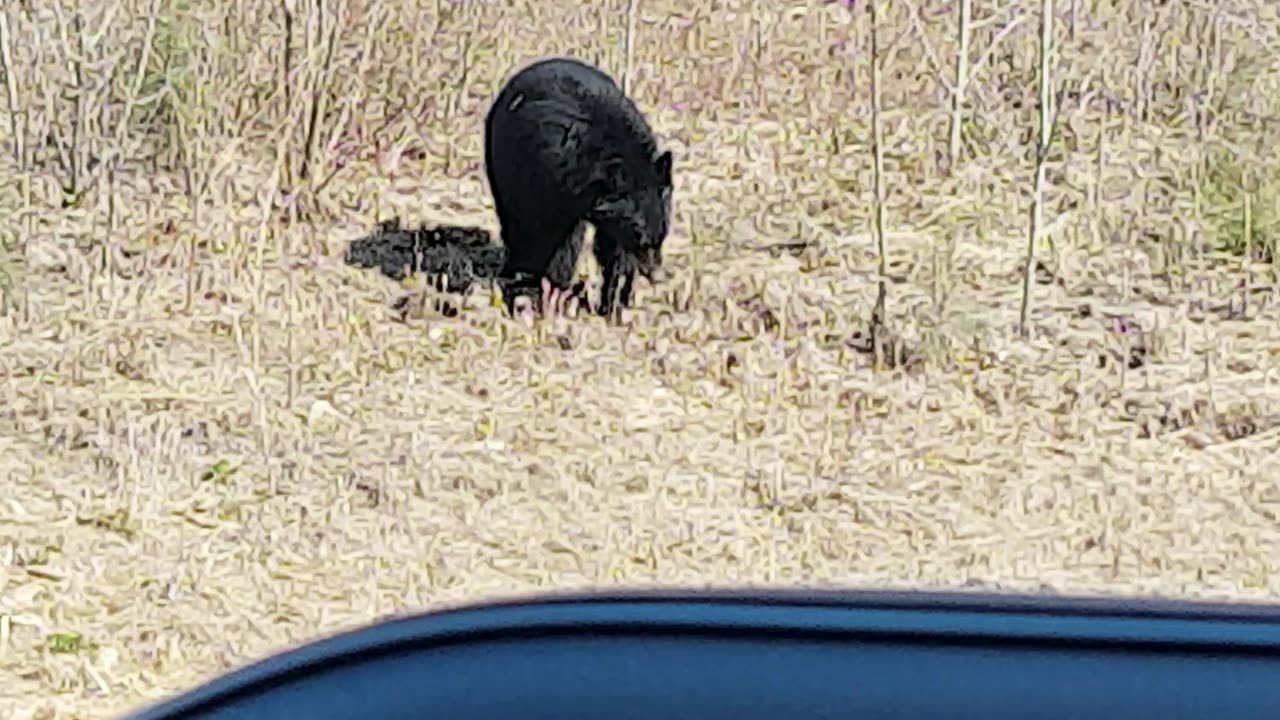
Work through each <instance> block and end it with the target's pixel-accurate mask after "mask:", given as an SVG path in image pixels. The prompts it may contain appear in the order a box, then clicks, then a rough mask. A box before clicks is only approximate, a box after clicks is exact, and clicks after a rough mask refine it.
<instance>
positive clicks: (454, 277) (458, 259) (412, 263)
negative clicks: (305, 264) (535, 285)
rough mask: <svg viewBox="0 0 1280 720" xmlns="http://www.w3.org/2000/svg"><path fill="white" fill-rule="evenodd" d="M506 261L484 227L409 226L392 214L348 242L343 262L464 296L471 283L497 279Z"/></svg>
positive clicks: (500, 247)
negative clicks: (421, 279) (416, 277)
mask: <svg viewBox="0 0 1280 720" xmlns="http://www.w3.org/2000/svg"><path fill="white" fill-rule="evenodd" d="M505 258H506V249H505V248H503V247H502V246H501V245H499V244H498V243H496V242H494V240H493V237H492V235H491V234H490V232H489V231H488V230H485V229H484V228H479V227H472V226H465V225H436V226H431V225H427V224H425V223H424V224H422V225H420V226H418V227H416V228H408V227H404V226H403V225H402V224H401V221H400V218H399V216H396V217H393V218H391V219H390V220H383V221H381V222H379V223H378V225H377V227H376V228H374V230H373V232H372V233H370V234H368V235H366V236H364V237H362V238H358V239H356V240H353V241H351V244H350V245H348V246H347V251H346V254H345V255H344V258H343V259H344V260H345V261H346V263H347V264H348V265H354V266H356V267H362V268H377V269H378V270H379V271H380V272H381V273H382V274H383V275H385V276H387V277H389V278H391V279H392V280H397V281H399V280H403V279H404V278H406V277H408V276H409V275H412V274H415V273H420V274H422V275H425V276H427V277H428V278H432V279H433V280H436V281H437V283H438V286H439V287H440V289H443V290H447V291H448V292H455V293H465V292H467V291H468V290H469V289H470V288H471V287H472V286H473V285H476V284H488V283H492V282H494V281H500V280H501V278H500V274H501V272H502V265H503V261H504V260H505Z"/></svg>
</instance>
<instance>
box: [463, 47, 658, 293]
mask: <svg viewBox="0 0 1280 720" xmlns="http://www.w3.org/2000/svg"><path fill="white" fill-rule="evenodd" d="M484 135H485V137H484V140H485V142H484V161H485V172H486V173H487V175H488V178H489V189H490V191H491V192H492V193H493V201H494V205H495V207H496V209H497V213H498V221H499V223H500V224H501V235H502V243H503V245H505V246H506V261H505V264H504V267H503V270H502V276H503V277H504V278H507V279H508V281H509V282H511V285H510V286H508V287H504V288H503V294H504V300H505V302H506V305H507V308H508V309H509V310H510V309H511V307H512V303H513V302H514V297H513V294H512V289H513V288H516V287H524V288H528V287H531V286H534V285H537V284H538V283H540V282H541V280H542V279H543V278H545V279H546V280H547V281H548V283H549V284H550V286H551V287H552V288H554V289H556V290H559V291H562V292H563V291H566V290H567V289H568V288H569V284H570V283H571V282H572V280H573V273H574V269H575V267H576V265H577V262H578V254H579V253H580V252H581V251H582V241H583V234H584V232H585V229H586V223H587V222H590V223H591V224H592V225H593V226H595V231H596V232H595V256H596V260H597V261H598V262H599V264H600V267H601V270H602V272H603V274H604V282H603V284H602V288H601V301H600V303H599V305H598V306H597V310H598V312H599V313H600V314H602V315H608V314H610V313H611V312H612V311H613V309H614V307H615V306H622V307H626V306H627V305H629V304H630V302H631V285H632V282H633V281H634V280H635V275H636V273H637V272H639V273H640V274H641V275H642V276H644V277H645V278H646V279H647V280H649V281H650V282H658V281H659V280H660V279H661V277H662V275H664V274H665V273H664V271H663V269H662V244H663V242H664V241H665V240H666V236H667V231H668V228H669V226H670V222H671V188H672V183H671V151H670V150H666V151H663V150H661V149H660V148H659V147H658V144H657V141H656V140H655V139H654V136H653V131H652V129H651V128H650V127H649V123H648V122H647V121H646V120H645V118H644V116H643V115H642V114H641V113H640V110H639V109H638V108H636V106H635V103H633V102H632V101H631V99H630V98H628V97H627V96H626V95H624V94H623V92H622V89H621V88H620V87H618V85H617V84H616V83H615V82H614V81H613V79H612V78H611V77H609V75H607V74H606V73H605V72H603V71H602V70H600V69H599V68H596V67H594V66H592V65H588V64H587V63H584V62H582V61H580V60H575V59H572V58H566V57H550V58H544V59H542V60H538V61H536V62H534V63H532V64H530V65H527V66H525V67H524V68H522V69H521V70H519V71H518V72H516V73H515V74H514V75H513V76H512V77H511V78H510V79H509V80H508V81H507V83H506V85H504V86H503V87H502V89H501V91H499V93H498V95H497V97H496V98H494V101H493V105H492V106H491V107H490V108H489V113H488V115H487V116H486V117H485V133H484Z"/></svg>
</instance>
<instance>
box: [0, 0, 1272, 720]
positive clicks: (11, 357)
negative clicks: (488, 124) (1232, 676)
mask: <svg viewBox="0 0 1280 720" xmlns="http://www.w3.org/2000/svg"><path fill="white" fill-rule="evenodd" d="M632 4H634V5H635V7H636V11H635V13H636V14H635V16H634V18H632V20H633V21H632V22H629V21H628V18H627V16H626V12H627V11H626V7H628V6H630V5H632ZM73 5H74V3H71V2H69V1H68V0H60V1H59V0H55V1H53V2H39V3H35V2H32V3H17V4H14V3H10V4H9V5H8V7H7V8H6V9H5V10H4V11H3V13H4V17H5V18H6V20H7V22H6V27H5V28H2V29H3V30H4V31H5V32H4V36H5V37H4V43H3V45H4V48H3V49H4V51H5V58H6V63H5V72H4V77H3V80H4V82H5V87H4V88H3V89H4V92H3V93H0V95H2V96H4V97H5V98H7V99H6V100H0V104H3V105H4V106H5V112H4V115H3V122H2V123H0V149H3V155H2V156H0V177H3V178H6V179H8V178H13V179H14V180H15V182H13V183H0V185H3V187H0V218H3V220H2V222H3V225H0V231H2V232H3V233H4V235H3V236H0V240H3V241H5V245H6V247H7V248H8V251H7V259H6V260H5V261H4V263H3V264H0V270H3V273H2V274H0V277H2V278H6V279H7V285H6V286H5V287H6V288H7V290H6V291H5V295H6V302H5V308H4V314H3V315H2V316H0V399H2V400H0V474H2V477H3V478H4V480H3V482H4V483H5V487H6V488H7V489H8V491H7V492H6V493H4V496H3V497H2V498H0V540H2V541H3V542H0V716H4V717H17V718H26V717H41V718H55V717H56V718H89V717H107V716H113V715H115V714H118V713H119V712H121V711H123V710H125V709H126V708H129V707H131V706H133V705H135V704H137V703H139V702H142V701H145V700H149V699H153V698H157V697H159V696H161V695H163V694H165V693H168V692H172V691H175V690H178V689H181V688H183V687H185V686H188V685H190V684H193V683H196V682H198V681H199V680H201V679H203V678H206V677H208V676H209V675H210V674H212V673H217V672H220V671H223V670H224V669H226V668H228V667H231V666H233V665H236V664H239V663H242V662H245V661H248V660H250V659H254V658H257V657H260V656H262V655H263V654H265V653H268V652H272V651H275V650H278V649H281V648H282V647H284V646H286V645H288V644H291V643H295V642H300V641H304V640H309V639H312V638H314V637H316V636H318V635H320V634H325V633H330V632H333V631H335V630H339V629H342V628H346V627H349V626H351V625H353V624H357V623H363V622H367V621H369V620H371V619H374V618H377V617H379V616H383V615H386V614H389V613H393V612H398V611H402V610H406V609H418V608H424V607H437V606H440V605H442V604H452V603H458V602H463V601H472V600H480V599H483V598H486V597H491V596H494V595H498V594H504V595H505V594H511V593H523V592H528V591H534V590H538V591H545V590H552V589H564V588H582V587H586V586H598V585H614V584H624V585H647V584H653V583H661V584H674V585H689V584H706V583H711V584H753V585H754V584H770V585H796V584H806V585H821V584H832V583H838V584H842V585H859V586H872V587H925V586H928V587H935V586H951V587H955V586H973V585H978V586H986V587H991V586H995V587H1000V588H1005V589H1019V590H1037V589H1046V590H1050V591H1055V592H1069V593H1093V592H1103V593H1119V594H1133V593H1140V594H1161V595H1174V596H1188V597H1217V598H1238V599H1261V600H1270V599H1273V598H1274V597H1275V596H1276V593H1277V592H1280V573H1278V572H1277V571H1278V570H1280V568H1278V567H1277V558H1280V523H1278V522H1277V521H1278V520H1280V490H1277V487H1276V483H1275V475H1274V472H1271V471H1269V470H1268V468H1274V467H1275V465H1274V463H1275V462H1276V461H1277V458H1276V455H1277V452H1280V429H1278V428H1280V388H1278V387H1277V384H1276V380H1275V372H1276V370H1277V365H1278V361H1277V355H1278V353H1280V331H1278V327H1280V310H1278V309H1277V307H1276V305H1275V303H1274V291H1275V288H1276V285H1277V282H1276V275H1275V270H1274V268H1273V267H1272V266H1271V265H1269V264H1266V263H1264V262H1257V261H1254V260H1253V259H1250V258H1249V256H1250V255H1251V256H1253V257H1257V258H1266V257H1268V255H1267V253H1268V248H1269V247H1270V243H1273V242H1274V241H1275V238H1276V236H1277V234H1280V228H1277V227H1276V224H1275V223H1276V219H1277V218H1280V199H1278V198H1280V191H1278V190H1277V186H1278V185H1280V183H1277V182H1276V180H1275V178H1277V177H1280V172H1278V169H1280V162H1278V161H1277V150H1276V147H1275V146H1276V143H1275V135H1274V133H1275V132H1276V125H1275V119H1276V118H1275V114H1276V113H1277V111H1280V64H1278V61H1277V58H1280V52H1278V51H1277V50H1280V47H1278V46H1277V40H1278V37H1280V21H1277V18H1276V12H1275V10H1274V8H1272V7H1271V5H1272V3H1270V2H1269V1H1268V0H1254V1H1253V2H1246V1H1245V0H1220V1H1219V2H1216V3H1193V2H1182V1H1180V0H1175V2H1170V3H1157V4H1155V5H1154V6H1153V5H1152V4H1151V3H1147V2H1137V1H1136V0H1117V1H1116V2H1092V3H1086V2H1077V1H1075V0H1058V2H1057V3H1056V6H1057V9H1058V12H1059V17H1058V20H1057V22H1056V23H1055V26H1056V30H1055V33H1056V37H1057V41H1058V48H1057V58H1056V60H1054V63H1055V64H1054V70H1053V73H1052V77H1053V78H1056V79H1058V80H1059V82H1060V83H1065V86H1063V85H1059V87H1065V88H1066V89H1065V90H1064V91H1063V92H1061V93H1058V95H1059V97H1060V103H1061V104H1060V107H1059V108H1058V110H1059V112H1058V113H1057V116H1056V117H1057V122H1058V125H1057V129H1058V134H1057V135H1056V137H1055V142H1054V144H1053V146H1052V147H1051V149H1050V152H1049V154H1048V156H1046V158H1045V159H1046V180H1045V188H1044V196H1043V199H1042V202H1043V208H1042V209H1043V215H1044V227H1043V229H1042V230H1043V235H1042V236H1041V238H1040V239H1039V240H1038V241H1037V242H1036V243H1033V245H1032V249H1033V252H1034V253H1035V255H1036V257H1037V258H1038V261H1037V262H1036V263H1032V264H1033V266H1034V265H1040V266H1041V268H1042V269H1040V270H1039V271H1038V272H1039V273H1040V276H1041V277H1040V280H1041V281H1042V282H1037V283H1032V285H1031V287H1032V289H1033V293H1034V294H1033V297H1032V298H1031V302H1030V308H1029V319H1028V322H1029V324H1030V326H1031V329H1032V330H1033V332H1032V333H1031V336H1030V338H1029V339H1022V338H1020V337H1019V336H1018V334H1017V332H1016V328H1017V324H1018V314H1019V313H1018V308H1019V302H1020V297H1021V291H1022V283H1021V269H1022V267H1023V265H1024V263H1025V262H1026V249H1027V239H1026V238H1027V235H1028V232H1027V222H1028V218H1029V216H1030V212H1029V208H1030V201H1031V188H1032V178H1033V176H1034V174H1035V163H1034V149H1035V147H1036V144H1037V143H1038V142H1039V141H1038V138H1037V135H1036V133H1037V132H1038V123H1039V118H1038V115H1037V109H1036V107H1035V105H1036V100H1035V98H1036V97H1037V92H1038V90H1037V87H1036V73H1037V68H1038V67H1039V61H1038V59H1037V55H1036V53H1037V49H1038V45H1039V31H1038V24H1039V21H1038V13H1039V7H1040V2H1039V1H1038V0H1027V1H1025V2H1012V3H1006V4H1005V5H1004V6H1003V8H1002V9H999V10H996V9H994V7H993V6H994V4H992V3H985V2H983V3H976V4H975V5H974V8H973V25H974V30H973V32H972V36H971V38H970V39H969V40H968V45H969V47H970V53H971V58H970V62H969V64H968V66H967V67H966V70H965V74H964V75H962V76H967V77H969V78H970V82H969V84H968V85H967V87H966V88H965V99H966V102H965V103H961V104H960V105H958V106H957V107H958V110H957V116H959V115H963V122H962V123H961V129H962V130H963V132H959V133H956V134H953V133H952V132H951V130H950V124H951V120H952V117H953V113H952V103H951V98H950V96H949V95H948V93H947V92H946V89H945V87H946V86H945V85H944V84H943V83H942V81H941V80H940V79H939V77H941V78H946V79H947V81H948V82H952V81H953V80H952V79H953V78H955V77H956V72H955V68H954V64H955V58H954V53H955V52H956V47H958V46H959V42H958V37H957V31H956V25H957V13H956V12H955V7H954V6H952V5H950V4H944V3H940V2H934V1H933V0H919V1H918V2H902V3H899V2H894V3H890V4H889V5H887V6H883V7H884V9H883V10H882V12H881V13H880V15H879V18H878V23H879V32H880V33H881V38H880V43H879V46H880V47H881V48H882V49H883V50H884V55H883V57H882V58H881V59H882V60H883V63H884V64H883V69H882V75H881V81H882V82H881V85H882V86H881V88H880V93H879V94H880V95H881V97H882V102H883V107H882V108H880V113H879V117H880V121H881V122H882V123H883V127H882V128H881V129H882V134H883V137H884V144H883V146H882V148H881V150H882V152H883V156H884V183H885V184H884V189H885V205H884V207H883V216H884V227H885V235H884V244H885V246H886V248H887V250H886V257H885V263H884V266H885V268H886V269H887V275H888V277H887V278H886V279H887V283H886V285H887V313H886V316H885V322H886V327H887V328H888V329H890V330H892V331H893V333H894V336H895V337H897V338H898V339H899V340H900V342H901V344H902V345H903V346H904V347H905V348H906V349H907V350H908V351H909V354H910V356H911V358H912V362H910V363H907V364H903V365H900V366H898V367H897V368H896V369H886V370H880V371H877V370H874V369H873V368H872V367H871V360H870V358H869V357H868V356H867V355H865V354H863V353H860V352H859V351H858V350H857V349H856V346H857V345H858V344H859V343H860V342H861V340H860V339H859V338H861V337H863V336H864V335H865V333H866V331H867V321H868V318H869V316H870V311H871V307H872V305H873V304H874V302H875V298H876V284H877V280H878V277H879V275H878V272H877V267H878V261H877V257H876V244H875V242H873V240H872V231H871V228H872V223H871V218H872V210H873V204H874V203H873V200H874V193H873V192H872V182H871V180H872V166H873V162H872V157H873V153H872V152H871V139H872V137H873V135H874V134H873V133H872V132H871V128H870V124H869V122H870V118H871V109H870V107H869V102H870V92H869V82H870V64H869V62H868V58H867V56H866V55H867V49H868V48H869V47H870V46H869V43H868V35H867V31H868V19H867V16H866V13H865V12H863V7H862V3H856V4H855V7H854V9H852V10H851V9H850V8H849V7H848V6H847V5H845V4H843V3H832V4H828V3H818V2H813V3H803V2H785V3H768V2H762V1H759V0H730V1H729V2H718V3H711V4H707V5H705V7H703V6H699V5H698V4H696V3H695V4H688V3H677V2H673V1H672V0H639V2H637V3H625V2H621V0H619V1H618V2H612V3H602V4H597V5H591V4H587V5H582V4H578V3H549V2H543V3H538V4H536V5H525V4H521V3H515V4H512V3H481V2H475V3H463V2H456V3H445V2H437V3H435V4H431V3H426V4H417V3H383V2H379V0H350V1H349V2H346V3H336V4H334V3H324V5H323V12H321V11H320V10H318V9H317V8H319V7H320V5H319V4H317V3H312V2H308V0H285V2H284V4H283V5H280V4H277V3H269V2H265V0H237V1H236V2H230V3H228V2H213V1H212V0H184V1H183V2H172V3H159V4H157V3H154V2H152V3H147V2H145V1H144V0H114V1H113V2H107V3H97V4H84V5H83V6H82V7H84V8H86V15H85V19H84V21H83V23H82V24H80V25H77V24H76V23H75V22H74V18H75V17H76V16H75V15H74V14H73V7H72V6H73ZM420 5H425V7H421V8H419V6H420ZM335 7H336V8H337V11H338V12H340V14H339V15H338V16H337V17H336V19H335V16H334V13H335ZM583 8H587V9H583ZM682 8H683V9H682ZM148 9H151V10H157V9H164V10H165V13H166V14H164V15H160V16H156V15H148V12H147V11H148ZM286 10H288V11H289V13H290V15H289V16H290V17H291V20H290V21H289V23H288V32H290V33H292V37H293V42H292V44H291V45H290V47H291V50H290V52H289V53H288V54H287V56H286V54H285V53H284V52H283V47H284V45H283V43H282V38H283V37H284V35H285V33H286V22H285V17H286V12H285V11H286ZM913 17H914V20H913V19H912V18H913ZM153 18H156V20H155V21H154V22H153V21H152V19H153ZM1130 18H1131V19H1130ZM317 19H323V22H316V21H317ZM629 25H633V26H634V37H633V38H632V40H633V42H632V43H631V49H630V54H631V56H632V57H633V62H634V66H633V67H632V68H631V69H630V71H629V72H628V73H627V76H628V82H629V84H630V86H631V88H632V91H633V93H634V94H635V95H636V96H637V98H638V100H639V102H640V104H641V105H642V106H643V107H644V108H646V110H647V111H648V112H649V114H650V116H651V118H652V120H653V123H654V124H655V126H656V128H657V130H658V132H659V133H660V135H661V136H662V137H663V138H664V141H666V142H667V143H668V144H669V145H670V146H672V147H673V148H674V149H675V151H676V155H677V163H678V164H677V182H678V188H677V200H676V202H677V218H676V222H675V229H674V235H673V237H672V238H671V240H670V242H669V247H670V250H669V252H668V253H667V256H668V258H669V259H670V260H669V262H670V264H671V265H672V267H673V268H674V269H675V270H676V276H675V278H674V280H673V281H672V282H670V283H669V284H667V285H665V286H663V287H660V288H649V287H647V286H644V285H641V287H640V299H639V304H638V307H636V308H635V309H634V311H633V312H631V313H630V314H629V316H628V317H627V318H625V321H624V323H623V324H622V325H616V326H615V325H609V324H606V323H604V322H603V321H600V320H597V319H591V318H579V319H576V320H566V319H558V320H547V321H545V322H543V321H540V322H538V323H535V324H534V325H532V326H529V325H527V324H525V323H522V322H520V321H517V320H513V319H509V318H507V317H505V316H504V315H503V314H502V312H501V311H500V310H499V309H495V308H494V307H492V306H491V304H490V299H489V298H488V297H486V296H484V294H483V293H479V292H477V293H476V294H474V295H473V296H471V298H470V299H469V301H468V305H467V307H466V308H464V309H463V311H462V312H461V313H460V314H459V315H458V316H457V317H456V318H446V317H443V316H441V315H440V314H438V313H437V312H435V311H433V310H431V305H430V304H429V303H428V304H416V303H411V312H409V313H408V314H407V316H406V317H404V318H400V317H398V315H397V313H396V312H395V311H393V310H392V309H391V305H392V303H393V301H394V300H396V299H397V298H398V297H399V296H400V295H402V294H403V293H404V292H405V289H403V288H397V287H395V285H394V284H393V283H392V282H390V281H388V280H386V279H384V278H382V277H381V276H378V275H376V274H375V273H374V272H372V271H360V270H356V269H353V268H350V267H347V266H344V265H343V264H342V262H341V259H340V258H341V253H342V251H343V249H344V247H345V244H346V242H348V241H349V240H351V239H353V238H355V237H357V236H359V235H361V234H363V233H365V232H367V231H368V230H369V229H370V228H372V226H373V224H374V223H375V222H376V221H377V220H379V219H383V218H386V217H389V216H390V215H392V214H400V215H402V216H403V217H405V218H406V220H407V221H412V222H416V221H432V222H456V223H475V224H479V225H482V226H484V227H487V228H489V229H491V230H496V227H494V225H495V221H494V219H493V216H492V210H491V204H490V198H489V194H488V190H487V188H486V186H485V184H484V181H483V171H482V168H481V164H480V163H481V125H482V119H483V115H484V112H485V111H486V109H487V102H488V99H489V98H490V97H491V94H492V93H493V92H494V91H495V90H496V87H497V84H498V83H499V82H501V80H502V79H503V78H504V77H505V76H506V75H507V74H508V73H509V72H511V71H512V70H513V69H514V67H515V66H517V65H519V64H521V63H523V62H527V61H529V60H531V59H533V58H535V57H537V56H539V55H543V54H549V53H566V52H571V53H574V54H577V55H579V56H582V57H585V58H587V59H590V60H595V61H598V62H600V63H602V64H603V65H604V66H605V67H606V68H609V69H610V70H611V71H613V72H614V73H615V74H618V75H621V74H622V72H623V65H624V64H625V62H626V60H625V59H626V57H627V56H628V51H627V49H626V44H625V43H624V35H625V34H626V31H627V28H628V26H629ZM79 38H83V39H84V40H83V42H81V41H80V40H79ZM993 42H995V43H996V45H995V50H994V51H993V52H988V49H989V48H991V47H992V43H993ZM286 68H287V70H288V73H290V74H289V75H288V76H287V82H286V81H285V78H286V76H285V75H284V74H283V73H284V71H285V69H286ZM76 88H79V89H80V90H79V92H78V93H77V92H76ZM285 88H288V92H287V93H286V92H285ZM313 110H314V111H313ZM15 133H16V135H15ZM1268 133H1270V135H1268ZM952 138H956V139H957V141H956V144H953V143H952ZM19 139H20V140H21V142H18V140H19ZM59 148H62V152H61V153H60V152H59ZM308 148H310V150H308ZM952 150H955V151H957V154H958V157H957V158H956V159H955V161H954V162H952V161H951V160H950V155H951V153H950V151H952ZM59 155H62V156H63V157H61V158H60V157H59ZM64 197H66V198H68V199H67V200H66V202H67V204H68V205H69V206H68V207H62V204H63V202H64ZM1246 198H1247V202H1246ZM1246 208H1247V212H1246V211H1245V209H1246ZM1245 228H1247V231H1246V230H1245ZM783 244H793V245H794V246H795V248H797V249H793V250H792V251H783V250H780V249H777V248H778V247H780V246H781V245H783ZM770 246H775V248H774V249H773V250H772V251H771V250H770V249H769V248H770ZM1246 251H1247V253H1246ZM1232 253H1235V254H1232ZM1242 257H1243V258H1245V259H1241V258H1242ZM412 292H421V291H418V290H413V291H412ZM1138 328H1140V331H1139V330H1138ZM1130 356H1132V357H1134V358H1136V360H1135V362H1134V363H1133V364H1134V365H1138V366H1137V367H1129V363H1127V362H1124V360H1125V359H1126V358H1127V357H1130ZM1139 361H1140V362H1139Z"/></svg>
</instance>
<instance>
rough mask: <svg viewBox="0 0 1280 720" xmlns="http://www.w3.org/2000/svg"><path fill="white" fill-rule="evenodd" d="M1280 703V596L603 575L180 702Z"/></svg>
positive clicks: (287, 659) (310, 652)
mask: <svg viewBox="0 0 1280 720" xmlns="http://www.w3.org/2000/svg"><path fill="white" fill-rule="evenodd" d="M1138 714H1154V715H1153V716H1154V717H1160V718H1204V717H1210V716H1211V715H1224V716H1230V717H1232V718H1254V717H1257V718H1262V717H1267V718H1276V717H1280V609H1276V608H1269V607H1254V606H1238V605H1207V604H1190V603H1156V602H1122V601H1115V600H1062V599H1048V598H1039V597H1017V596H1013V597H1010V596H991V595H974V594H968V593H966V594H943V593H814V592H785V591H779V592H750V593H727V592H715V593H693V592H675V593H653V592H648V593H611V594H608V595H586V596H583V595H579V596H565V597H559V598H543V599H535V600H528V601H523V602H518V603H504V604H495V605H487V606H476V607H471V608H463V609H459V610H452V611H446V612H440V613H431V614H425V615H420V616H415V617H410V618H402V619H398V620H392V621H387V622H383V623H379V624H377V625H374V626H370V627H367V628H363V629H360V630H357V631H354V632H350V633H346V634H343V635H340V636H337V637H334V638H329V639H327V640H322V641H319V642H317V643H313V644H311V645H308V646H304V647H302V648H299V649H296V650H293V651H291V652H288V653H284V654H282V655H279V656H276V657H274V658H270V659H268V660H266V661H264V662H262V663H258V664H256V665H253V666H250V667H248V668H245V669H243V670H240V671H237V672H234V673H231V674H229V675H227V676H224V677H222V678H219V679H217V680H215V681H213V682H212V683H210V684H208V685H206V686H204V687H202V688H198V689H196V690H194V691H192V692H190V693H188V694H186V695H184V696H181V697H178V698H175V699H173V700H171V701H169V702H167V703H163V704H161V705H159V706H156V707H154V708H151V709H149V710H147V711H144V712H142V713H139V714H137V715H135V716H133V717H134V718H137V720H160V719H161V718H165V719H176V718H246V719H250V720H253V719H266V718H292V717H305V718H317V719H321V718H323V719H332V720H337V719H339V718H351V719H353V720H354V719H355V718H420V717H432V718H436V717H440V718H445V717H447V718H464V719H469V720H470V719H474V720H480V719H481V718H505V717H524V718H552V717H554V718H597V717H610V718H624V719H626V718H641V717H645V718H653V717H662V718H666V717H673V718H706V719H708V720H711V719H717V720H719V719H721V718H723V719H724V720H729V719H731V718H732V719H734V720H751V719H754V718H761V719H762V720H763V719H764V718H844V717H851V718H852V717H859V718H866V717H873V718H987V719H997V720H998V719H1000V718H1046V719H1052V718H1063V719H1064V720H1065V719H1066V718H1073V719H1084V718H1133V717H1135V715H1138Z"/></svg>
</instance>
